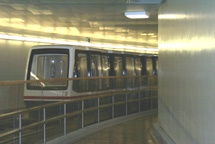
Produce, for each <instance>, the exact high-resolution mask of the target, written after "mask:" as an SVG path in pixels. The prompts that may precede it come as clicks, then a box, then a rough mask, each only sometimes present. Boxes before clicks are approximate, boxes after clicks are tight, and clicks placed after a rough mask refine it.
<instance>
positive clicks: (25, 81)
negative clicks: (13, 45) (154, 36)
mask: <svg viewBox="0 0 215 144" xmlns="http://www.w3.org/2000/svg"><path fill="white" fill-rule="evenodd" d="M135 77H137V78H138V77H143V78H144V77H145V78H147V77H153V78H156V77H158V76H157V75H149V76H145V75H144V76H103V77H77V78H61V79H43V80H21V81H3V82H0V85H14V84H28V83H40V82H53V81H68V80H89V79H111V78H135Z"/></svg>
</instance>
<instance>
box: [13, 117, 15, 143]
mask: <svg viewBox="0 0 215 144" xmlns="http://www.w3.org/2000/svg"><path fill="white" fill-rule="evenodd" d="M15 128H16V115H15V116H13V129H15ZM13 143H14V144H15V143H16V136H15V135H13Z"/></svg>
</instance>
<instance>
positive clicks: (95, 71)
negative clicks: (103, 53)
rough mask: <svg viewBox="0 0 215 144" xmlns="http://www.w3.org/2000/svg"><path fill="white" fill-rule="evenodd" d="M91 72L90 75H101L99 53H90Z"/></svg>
mask: <svg viewBox="0 0 215 144" xmlns="http://www.w3.org/2000/svg"><path fill="white" fill-rule="evenodd" d="M91 72H92V76H93V77H96V76H101V60H100V56H99V55H94V54H92V55H91Z"/></svg>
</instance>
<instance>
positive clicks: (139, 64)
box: [135, 57, 143, 76]
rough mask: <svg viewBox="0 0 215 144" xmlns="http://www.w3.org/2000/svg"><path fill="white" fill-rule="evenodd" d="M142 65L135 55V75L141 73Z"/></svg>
mask: <svg viewBox="0 0 215 144" xmlns="http://www.w3.org/2000/svg"><path fill="white" fill-rule="evenodd" d="M142 67H143V65H142V63H141V61H140V58H139V57H136V58H135V70H136V75H137V76H140V75H141V71H142Z"/></svg>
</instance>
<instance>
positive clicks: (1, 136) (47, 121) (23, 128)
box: [0, 96, 157, 138]
mask: <svg viewBox="0 0 215 144" xmlns="http://www.w3.org/2000/svg"><path fill="white" fill-rule="evenodd" d="M153 98H157V96H154V97H147V98H141V99H136V100H127V101H123V102H117V103H114V104H112V103H111V104H105V105H102V106H99V107H92V108H87V109H85V110H79V111H75V112H72V113H70V114H66V115H60V116H56V117H53V118H49V119H47V120H46V121H39V122H36V123H33V124H30V125H28V126H24V127H22V129H21V130H26V129H29V128H32V127H35V126H39V125H43V124H44V123H49V122H52V121H56V120H59V119H62V118H67V117H71V116H75V115H78V114H81V113H85V112H90V111H94V110H98V109H99V108H106V107H111V106H116V105H121V104H125V103H132V102H137V101H139V100H148V99H153ZM21 130H20V129H18V128H17V129H14V130H12V131H9V132H6V133H4V134H0V138H3V137H5V136H8V135H12V134H14V133H18V132H20V131H21Z"/></svg>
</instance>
